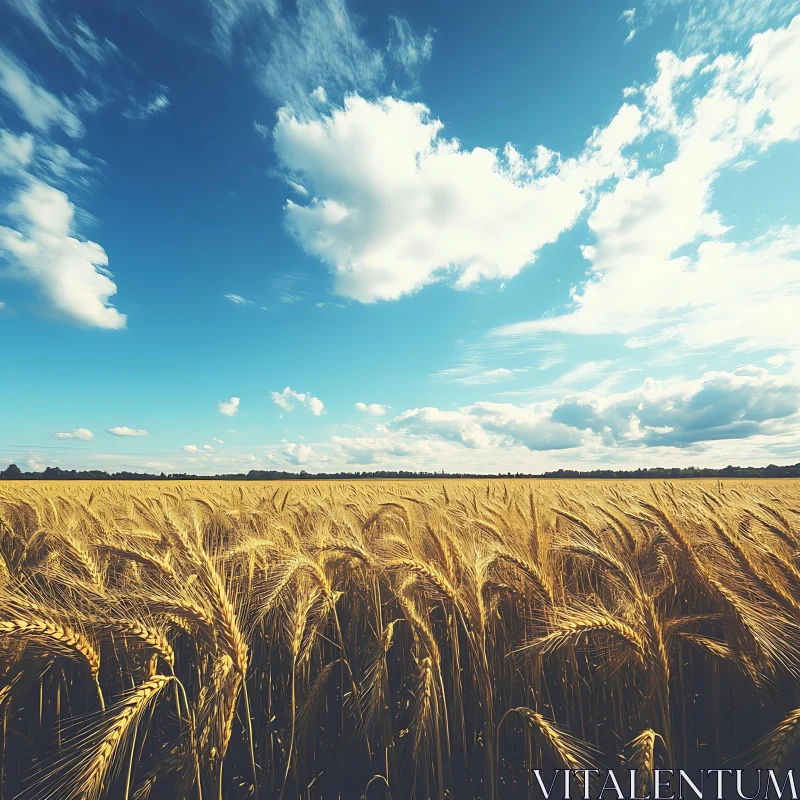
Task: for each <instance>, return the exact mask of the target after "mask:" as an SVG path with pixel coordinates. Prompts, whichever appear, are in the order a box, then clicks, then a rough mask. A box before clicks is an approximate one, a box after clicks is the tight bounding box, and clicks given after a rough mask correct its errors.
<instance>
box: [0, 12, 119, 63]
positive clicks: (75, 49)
mask: <svg viewBox="0 0 800 800" xmlns="http://www.w3.org/2000/svg"><path fill="white" fill-rule="evenodd" d="M9 5H10V6H11V8H13V9H14V10H15V11H16V12H17V13H19V14H21V15H22V16H23V17H25V18H27V20H28V22H30V23H31V24H33V25H34V26H35V27H37V28H38V29H39V30H40V31H41V32H42V33H43V34H44V35H45V36H46V37H47V39H48V40H49V41H50V43H51V44H52V45H53V47H55V48H56V49H57V50H58V51H60V52H61V53H63V54H64V55H65V56H66V57H67V58H68V59H69V60H70V61H71V62H72V65H73V66H74V67H75V68H76V69H77V70H78V71H80V72H81V73H82V74H86V72H87V66H88V67H90V68H91V67H96V66H97V65H98V64H100V65H102V64H105V63H106V62H107V61H109V60H111V59H113V58H116V57H118V56H119V54H120V53H119V48H118V47H117V46H116V45H115V44H114V43H113V42H112V41H110V40H109V39H106V38H104V37H101V36H98V35H97V34H96V33H95V32H94V31H93V30H92V29H91V28H90V27H89V25H88V24H87V23H86V21H85V20H84V19H82V18H81V17H79V16H78V15H75V16H74V17H73V18H72V20H70V21H68V22H66V21H64V20H63V19H60V18H59V17H58V16H57V15H56V13H55V11H54V9H53V8H52V7H51V6H49V4H47V3H46V0H45V3H44V4H43V2H42V0H9ZM43 5H45V8H43Z"/></svg>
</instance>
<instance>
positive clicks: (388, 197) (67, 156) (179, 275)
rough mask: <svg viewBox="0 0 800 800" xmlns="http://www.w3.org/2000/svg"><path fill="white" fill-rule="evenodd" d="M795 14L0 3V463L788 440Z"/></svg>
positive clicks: (172, 1)
mask: <svg viewBox="0 0 800 800" xmlns="http://www.w3.org/2000/svg"><path fill="white" fill-rule="evenodd" d="M798 15H800V2H797V1H796V0H792V1H791V2H786V0H783V1H782V2H778V1H777V0H775V1H771V0H764V1H763V2H755V0H752V1H751V2H744V1H743V0H712V1H709V0H705V1H704V2H700V1H699V0H665V1H664V2H656V0H645V2H642V3H641V4H636V5H633V4H631V3H625V2H621V3H618V2H602V3H595V2H588V0H567V1H564V0H562V1H561V2H532V1H528V2H505V3H502V2H501V3H499V4H494V5H487V4H485V3H471V2H466V3H465V2H458V3H456V2H455V0H443V2H440V3H421V2H389V1H388V0H387V1H384V0H381V1H380V2H370V3H367V2H365V1H364V0H359V2H351V3H345V2H343V0H300V1H298V2H281V0H205V2H200V0H195V1H194V2H189V0H169V1H168V2H164V0H158V2H156V0H143V1H142V2H139V3H136V4H130V3H124V2H118V1H117V0H110V2H108V3H104V4H98V3H95V2H90V1H89V0H75V1H71V0H69V1H68V0H0V467H2V466H4V465H5V464H6V463H8V462H11V461H14V462H16V463H18V464H19V465H20V466H22V467H23V468H29V469H41V468H43V467H44V466H46V465H57V466H62V467H66V468H71V467H76V468H104V469H138V470H144V471H155V472H160V471H162V470H164V471H190V472H195V473H201V474H205V473H209V474H210V473H214V472H226V471H242V470H248V469H259V468H260V469H270V468H277V469H290V470H299V469H306V470H308V471H312V472H313V471H318V470H319V471H321V470H325V471H334V470H337V471H338V470H365V469H442V468H444V469H447V470H464V471H502V472H506V471H518V470H522V471H540V470H549V469H557V468H559V467H573V468H579V469H593V468H597V467H604V466H609V465H611V466H653V465H657V464H658V465H670V466H673V465H683V466H685V465H703V466H705V465H708V466H723V465H725V464H729V463H739V464H743V463H747V464H763V463H795V462H797V461H800V356H799V354H800V332H798V331H799V330H800V326H798V325H797V323H796V320H797V319H798V318H799V317H800V203H798V199H797V190H796V186H797V185H798V179H800V141H799V140H800V73H799V72H798V70H797V64H798V63H800V16H798Z"/></svg>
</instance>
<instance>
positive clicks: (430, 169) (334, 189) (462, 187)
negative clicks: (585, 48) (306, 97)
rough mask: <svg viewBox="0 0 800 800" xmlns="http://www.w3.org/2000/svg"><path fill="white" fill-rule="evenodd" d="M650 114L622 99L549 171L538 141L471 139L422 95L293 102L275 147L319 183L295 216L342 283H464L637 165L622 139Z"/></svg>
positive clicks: (403, 290) (382, 294)
mask: <svg viewBox="0 0 800 800" xmlns="http://www.w3.org/2000/svg"><path fill="white" fill-rule="evenodd" d="M640 118H641V112H640V111H639V109H637V108H635V107H634V106H630V105H626V106H623V107H622V108H621V109H620V111H619V112H618V113H617V115H616V116H615V117H614V119H613V120H612V121H611V123H610V124H609V125H608V126H607V127H606V128H603V129H598V130H596V131H595V132H594V134H593V135H592V137H591V138H590V139H589V140H588V142H587V144H586V147H585V149H584V152H583V153H582V154H581V155H580V156H579V157H578V158H576V159H567V160H566V161H561V160H560V159H559V160H558V161H556V162H554V164H555V166H554V167H553V168H552V170H551V171H550V172H549V173H547V174H543V175H539V174H538V173H537V171H536V170H537V169H538V167H539V166H540V165H541V162H542V159H541V154H540V153H537V155H536V157H535V159H534V160H532V161H529V160H528V159H526V158H525V157H524V156H522V155H521V154H520V153H518V152H517V151H516V150H515V149H514V148H513V147H512V146H510V145H508V146H507V147H506V148H505V151H504V152H503V154H498V153H497V152H496V151H495V150H489V149H485V148H480V147H476V148H474V149H473V150H465V149H463V148H462V147H461V145H460V143H459V142H458V141H457V140H455V139H449V140H448V139H445V138H443V137H442V136H441V135H440V134H441V130H442V123H441V122H439V121H438V120H436V119H433V118H432V117H431V116H430V113H429V111H428V109H427V108H426V107H425V106H424V105H422V104H421V103H409V102H406V101H403V100H395V99H392V98H383V99H380V100H377V101H375V102H370V101H368V100H365V99H363V98H361V97H359V96H357V95H353V96H350V97H347V98H346V99H345V103H344V108H337V109H333V110H332V111H331V113H330V115H328V116H324V117H322V118H317V119H310V120H302V119H300V118H298V117H297V116H295V114H293V113H292V111H291V110H289V109H286V108H284V109H281V110H280V111H279V112H278V122H277V125H276V127H275V131H274V135H275V147H276V151H277V154H278V157H279V159H280V160H281V162H282V164H283V165H284V167H285V168H286V169H288V170H289V171H290V172H291V173H292V174H294V175H298V176H300V179H301V180H302V183H303V186H305V187H306V189H307V190H308V191H309V193H310V195H311V200H310V202H308V203H307V204H306V205H299V204H297V203H295V202H294V201H291V200H289V201H287V204H286V220H287V224H288V227H289V229H290V231H291V232H292V234H293V235H294V237H295V238H296V239H297V241H298V242H299V243H300V244H301V245H302V246H303V247H304V248H305V249H306V250H307V251H308V252H309V253H311V254H312V255H315V256H317V257H319V258H321V259H322V260H323V261H325V262H326V263H328V264H330V265H331V267H332V268H333V272H334V276H335V290H336V292H337V293H339V294H341V295H344V296H346V297H351V298H353V299H355V300H359V301H361V302H373V301H375V300H393V299H397V298H398V297H400V296H401V295H403V294H408V293H411V292H414V291H416V290H418V289H419V288H421V287H422V286H424V285H425V284H427V283H431V282H433V281H436V280H441V279H442V278H444V277H446V276H452V277H454V278H456V279H457V281H456V282H457V285H458V286H459V287H461V288H463V287H467V286H470V285H472V284H474V283H476V282H477V281H479V280H481V279H485V278H491V279H494V278H499V279H502V278H510V277H513V276H514V275H516V274H517V273H518V272H519V271H520V270H521V269H522V268H523V267H525V266H526V265H528V264H531V263H533V261H534V260H535V259H536V256H537V253H538V251H539V250H540V249H541V248H542V247H543V246H544V245H545V244H547V243H548V242H553V241H555V240H556V239H557V238H558V237H559V235H560V234H561V233H562V232H563V231H565V230H567V229H568V228H570V227H571V226H572V225H573V224H574V223H575V222H576V220H577V219H578V217H579V216H580V214H581V212H583V210H584V209H585V207H586V205H587V203H588V201H589V199H590V195H591V193H592V191H593V190H594V188H595V187H596V186H597V185H598V184H600V183H602V182H603V181H605V180H607V179H609V178H611V177H612V176H615V175H617V176H619V175H625V174H627V173H628V172H629V171H630V170H631V169H632V164H631V163H630V162H629V161H628V159H626V158H625V157H623V156H622V154H621V150H622V149H624V148H625V147H626V146H627V145H628V144H629V143H630V142H632V141H634V140H635V139H636V138H637V137H638V136H639V135H640V133H641V127H640Z"/></svg>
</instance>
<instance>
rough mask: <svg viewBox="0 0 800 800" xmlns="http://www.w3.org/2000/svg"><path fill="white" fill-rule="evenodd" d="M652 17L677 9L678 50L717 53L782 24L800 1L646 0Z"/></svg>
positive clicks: (789, 17) (796, 11) (796, 8)
mask: <svg viewBox="0 0 800 800" xmlns="http://www.w3.org/2000/svg"><path fill="white" fill-rule="evenodd" d="M645 5H646V6H647V8H648V11H649V13H650V16H651V18H652V17H653V16H655V15H656V14H658V13H659V12H661V11H664V10H665V9H670V8H671V7H675V8H677V9H678V14H677V16H676V21H675V28H676V31H677V33H678V37H679V40H680V42H681V49H682V50H684V51H687V52H695V51H698V50H702V51H704V52H709V51H712V52H719V51H720V50H723V49H728V48H730V47H731V44H732V42H733V43H735V42H742V41H747V39H748V38H749V37H750V36H751V35H752V34H754V33H757V32H758V31H763V30H765V29H766V28H768V27H770V26H775V25H783V24H785V23H786V22H787V21H788V20H790V19H791V18H792V17H793V16H794V15H795V14H797V13H798V11H800V0H755V1H754V0H667V2H664V0H645Z"/></svg>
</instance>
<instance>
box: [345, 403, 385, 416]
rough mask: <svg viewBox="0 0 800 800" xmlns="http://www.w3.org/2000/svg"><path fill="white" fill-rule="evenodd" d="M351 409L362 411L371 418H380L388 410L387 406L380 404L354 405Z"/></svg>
mask: <svg viewBox="0 0 800 800" xmlns="http://www.w3.org/2000/svg"><path fill="white" fill-rule="evenodd" d="M353 408H355V409H356V410H358V411H363V412H364V413H365V414H369V416H371V417H382V416H383V415H384V414H385V413H386V412H387V411H388V409H389V407H388V406H384V405H381V404H380V403H369V404H367V403H361V402H358V403H356V404H355V405H354V406H353Z"/></svg>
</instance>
